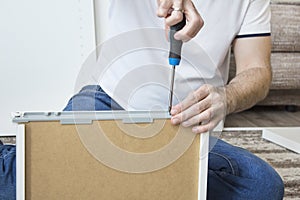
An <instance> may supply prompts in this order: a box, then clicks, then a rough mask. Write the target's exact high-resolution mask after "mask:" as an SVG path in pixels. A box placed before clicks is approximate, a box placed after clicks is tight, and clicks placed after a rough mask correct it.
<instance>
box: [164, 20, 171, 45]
mask: <svg viewBox="0 0 300 200" xmlns="http://www.w3.org/2000/svg"><path fill="white" fill-rule="evenodd" d="M169 33H170V26H168V25H166V24H165V36H166V39H167V41H168V42H169V41H170V38H169Z"/></svg>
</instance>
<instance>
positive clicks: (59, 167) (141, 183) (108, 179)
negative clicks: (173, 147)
mask: <svg viewBox="0 0 300 200" xmlns="http://www.w3.org/2000/svg"><path fill="white" fill-rule="evenodd" d="M155 123H158V122H157V121H156V122H155ZM99 126H101V127H102V129H103V130H108V131H104V132H107V133H108V134H106V133H105V134H106V136H107V137H108V138H109V139H110V140H111V141H112V142H113V143H114V144H115V145H117V146H119V147H120V148H122V149H125V150H126V151H130V152H134V153H140V152H152V151H155V150H156V149H160V148H161V147H162V146H164V145H165V144H167V143H168V142H170V141H171V140H172V139H173V138H174V137H175V135H176V133H177V132H178V127H174V126H172V125H171V124H170V122H169V120H166V122H165V123H163V128H162V129H161V132H160V133H159V134H157V135H155V136H154V137H151V138H149V139H140V138H139V139H137V138H135V137H132V136H129V135H126V134H124V132H123V131H122V129H120V128H116V127H117V125H116V122H115V121H94V122H93V124H92V125H61V124H60V123H59V122H56V121H52V122H29V123H26V125H25V147H26V151H25V152H26V154H25V163H26V164H25V174H26V175H25V180H26V182H25V183H26V184H25V185H26V187H25V193H26V199H27V200H40V199H43V200H47V199H49V200H53V199H64V200H68V199H70V200H73V199H85V200H93V199H101V200H111V199H114V200H122V199H124V200H128V199H130V200H135V199H136V200H150V199H156V200H160V199H161V200H168V199H170V200H171V199H172V200H173V199H178V200H186V199H189V200H196V199H198V175H199V148H200V147H199V145H200V138H199V135H197V136H195V139H194V140H193V141H192V145H191V146H190V147H189V148H188V150H187V151H186V152H185V153H184V154H183V155H182V156H181V157H180V158H179V159H178V160H176V161H175V162H174V163H172V164H171V165H169V166H167V167H164V168H162V169H159V170H157V171H153V172H146V173H136V174H134V173H126V172H121V171H118V170H115V169H112V168H110V167H107V166H106V165H103V164H102V163H101V162H99V161H98V160H97V159H95V157H94V156H93V155H92V154H91V153H90V151H88V150H87V149H86V148H85V146H84V145H83V143H82V140H81V139H80V137H81V136H82V135H81V136H79V134H78V132H77V131H78V130H79V129H81V128H83V129H81V131H82V130H85V132H84V133H83V135H86V136H89V134H92V132H93V130H94V129H95V128H96V129H97V128H98V127H99ZM125 126H132V125H125ZM139 126H141V127H142V128H143V126H144V127H146V128H145V130H146V131H149V130H150V129H151V127H150V128H149V127H147V126H148V125H147V124H144V125H143V124H140V125H139ZM141 127H139V128H141ZM184 131H185V132H188V131H191V130H190V129H185V130H184ZM92 137H93V136H92ZM94 144H96V143H94ZM139 164H142V163H139Z"/></svg>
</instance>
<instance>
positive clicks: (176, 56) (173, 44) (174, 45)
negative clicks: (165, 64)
mask: <svg viewBox="0 0 300 200" xmlns="http://www.w3.org/2000/svg"><path fill="white" fill-rule="evenodd" d="M185 24H186V18H185V15H184V14H183V19H182V21H181V22H179V23H178V24H176V25H173V26H171V27H170V32H169V37H170V51H169V64H170V65H171V66H172V74H171V85H170V96H169V101H170V102H169V113H170V115H171V109H172V102H173V90H174V80H175V68H176V66H177V65H179V64H180V60H181V49H182V44H183V42H182V41H181V40H176V39H175V38H174V35H175V33H176V32H177V31H179V30H181V29H182V28H183V27H184V26H185Z"/></svg>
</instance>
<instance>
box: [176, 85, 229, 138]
mask: <svg viewBox="0 0 300 200" xmlns="http://www.w3.org/2000/svg"><path fill="white" fill-rule="evenodd" d="M226 105H227V104H226V94H225V89H224V88H216V87H213V86H211V85H203V86H201V87H200V88H199V89H198V90H196V91H194V92H192V93H191V94H189V95H188V97H187V98H186V99H184V100H183V101H182V102H181V103H179V104H177V105H176V106H174V107H173V108H172V110H171V114H172V118H171V122H172V124H174V125H177V124H180V123H181V125H182V126H184V127H189V126H193V129H192V131H193V132H194V133H205V132H207V131H210V130H212V129H213V128H215V127H216V126H217V125H218V123H219V122H220V121H221V120H222V119H223V118H224V117H225V115H226Z"/></svg>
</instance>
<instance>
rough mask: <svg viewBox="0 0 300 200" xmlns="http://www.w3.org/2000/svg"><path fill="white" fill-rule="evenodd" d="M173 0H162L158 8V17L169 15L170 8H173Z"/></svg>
mask: <svg viewBox="0 0 300 200" xmlns="http://www.w3.org/2000/svg"><path fill="white" fill-rule="evenodd" d="M172 5H173V3H172V1H171V0H160V1H159V4H158V8H157V13H156V14H157V16H158V17H167V16H168V15H169V14H170V13H169V11H170V9H171V8H172Z"/></svg>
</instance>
